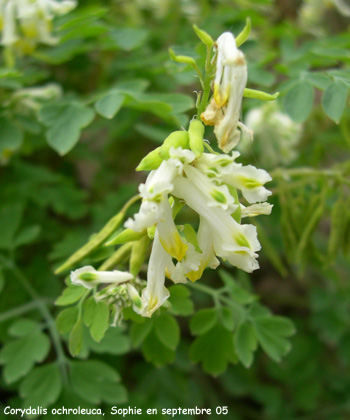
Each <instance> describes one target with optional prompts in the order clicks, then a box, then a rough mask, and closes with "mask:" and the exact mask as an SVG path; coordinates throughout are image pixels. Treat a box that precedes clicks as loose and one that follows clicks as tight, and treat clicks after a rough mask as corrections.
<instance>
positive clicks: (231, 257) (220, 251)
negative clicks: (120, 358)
mask: <svg viewBox="0 0 350 420" xmlns="http://www.w3.org/2000/svg"><path fill="white" fill-rule="evenodd" d="M238 156H239V153H238V152H233V153H232V154H231V155H220V154H212V153H203V154H202V155H201V156H200V157H196V156H195V154H194V153H193V152H192V151H190V150H188V149H182V148H177V149H175V148H170V150H169V159H167V160H163V162H162V163H161V165H160V166H159V168H158V169H156V170H153V171H152V172H151V173H150V174H149V176H148V178H147V180H146V183H145V184H141V185H140V188H139V190H140V194H141V196H142V199H143V201H142V204H141V207H140V211H139V212H138V213H137V214H136V215H135V216H134V218H133V219H129V220H128V221H127V222H126V223H125V226H126V227H127V228H129V229H132V230H134V231H142V230H144V229H147V228H150V227H152V226H156V229H155V234H154V243H153V247H152V252H151V257H150V261H149V265H148V275H147V287H146V288H145V289H144V290H143V292H142V311H141V313H142V315H144V316H151V315H152V313H153V312H154V311H155V310H156V309H158V308H159V307H160V306H161V305H162V304H163V303H164V301H165V300H166V299H167V298H168V297H169V292H168V290H167V289H166V288H165V287H164V282H165V276H167V277H169V278H170V279H171V280H172V281H173V282H174V283H185V282H186V281H187V279H189V280H191V281H196V280H198V279H200V278H201V276H202V273H203V271H204V269H205V268H206V267H211V268H216V267H217V266H218V264H219V260H218V259H217V257H221V258H223V259H225V260H227V261H229V262H230V263H231V264H232V265H233V266H235V267H238V268H241V269H243V270H245V271H247V272H252V271H253V270H255V269H257V268H258V267H259V265H258V262H257V257H258V254H257V252H258V251H259V250H260V244H259V241H258V239H257V233H256V228H255V226H253V225H249V224H241V223H240V218H241V216H243V217H244V216H252V215H257V214H269V213H270V212H271V205H269V204H267V203H262V202H264V201H266V199H267V197H268V196H269V195H270V194H271V193H270V191H268V190H267V189H266V188H265V187H264V184H265V183H266V182H268V181H270V180H271V177H270V175H269V174H268V173H267V172H265V171H264V170H262V169H256V168H255V167H253V166H251V165H248V166H243V165H242V164H240V163H237V162H236V159H237V157H238ZM237 190H240V191H241V193H242V195H243V197H244V198H245V199H246V201H247V202H248V203H249V204H253V205H248V206H247V207H245V206H243V205H242V204H240V203H239V201H238V199H237ZM174 198H175V199H176V200H180V202H182V203H184V204H186V205H187V206H189V207H190V208H191V209H192V210H194V211H195V212H196V213H197V214H198V216H199V228H198V232H197V233H196V232H194V231H191V232H187V231H186V229H185V228H184V227H183V226H176V224H175V221H174V217H173V216H174V214H173V213H174V207H175V205H174V203H175V200H174ZM254 203H260V204H258V205H257V204H254Z"/></svg>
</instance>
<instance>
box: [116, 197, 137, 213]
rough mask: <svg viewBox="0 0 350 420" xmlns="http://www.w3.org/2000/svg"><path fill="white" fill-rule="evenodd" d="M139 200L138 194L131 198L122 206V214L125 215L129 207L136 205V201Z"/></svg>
mask: <svg viewBox="0 0 350 420" xmlns="http://www.w3.org/2000/svg"><path fill="white" fill-rule="evenodd" d="M140 199H141V196H140V194H137V195H134V197H131V198H130V200H129V201H127V202H126V203H125V204H124V206H123V208H122V210H121V211H122V212H123V213H125V212H126V211H127V210H128V209H129V207H131V206H132V205H133V204H134V203H136V201H138V200H140Z"/></svg>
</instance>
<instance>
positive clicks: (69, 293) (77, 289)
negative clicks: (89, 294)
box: [55, 284, 86, 306]
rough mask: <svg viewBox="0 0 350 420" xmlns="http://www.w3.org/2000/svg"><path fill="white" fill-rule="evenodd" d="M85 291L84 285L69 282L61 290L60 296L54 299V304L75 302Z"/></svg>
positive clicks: (63, 304)
mask: <svg viewBox="0 0 350 420" xmlns="http://www.w3.org/2000/svg"><path fill="white" fill-rule="evenodd" d="M85 292H86V289H85V287H83V286H76V285H75V284H70V285H69V286H68V287H67V288H66V289H64V290H63V292H62V294H61V296H60V297H59V298H58V299H57V300H56V302H55V304H56V305H57V306H66V305H71V304H72V303H75V302H77V301H78V300H79V299H80V298H81V297H82V296H83V294H84V293H85Z"/></svg>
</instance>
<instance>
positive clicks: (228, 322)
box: [219, 306, 235, 332]
mask: <svg viewBox="0 0 350 420" xmlns="http://www.w3.org/2000/svg"><path fill="white" fill-rule="evenodd" d="M234 317H235V315H234V312H233V310H232V309H231V308H227V307H225V306H223V307H221V308H220V309H219V319H220V322H221V324H222V325H223V326H224V327H225V328H226V329H227V330H229V331H231V332H232V331H233V330H234V329H235V319H234Z"/></svg>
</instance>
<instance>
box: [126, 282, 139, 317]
mask: <svg viewBox="0 0 350 420" xmlns="http://www.w3.org/2000/svg"><path fill="white" fill-rule="evenodd" d="M126 289H127V291H128V294H129V297H130V300H131V302H132V305H133V310H134V311H135V312H136V313H138V314H139V313H141V310H142V300H141V298H140V295H139V292H138V291H137V290H136V287H135V286H133V285H132V284H131V283H127V284H126Z"/></svg>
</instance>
